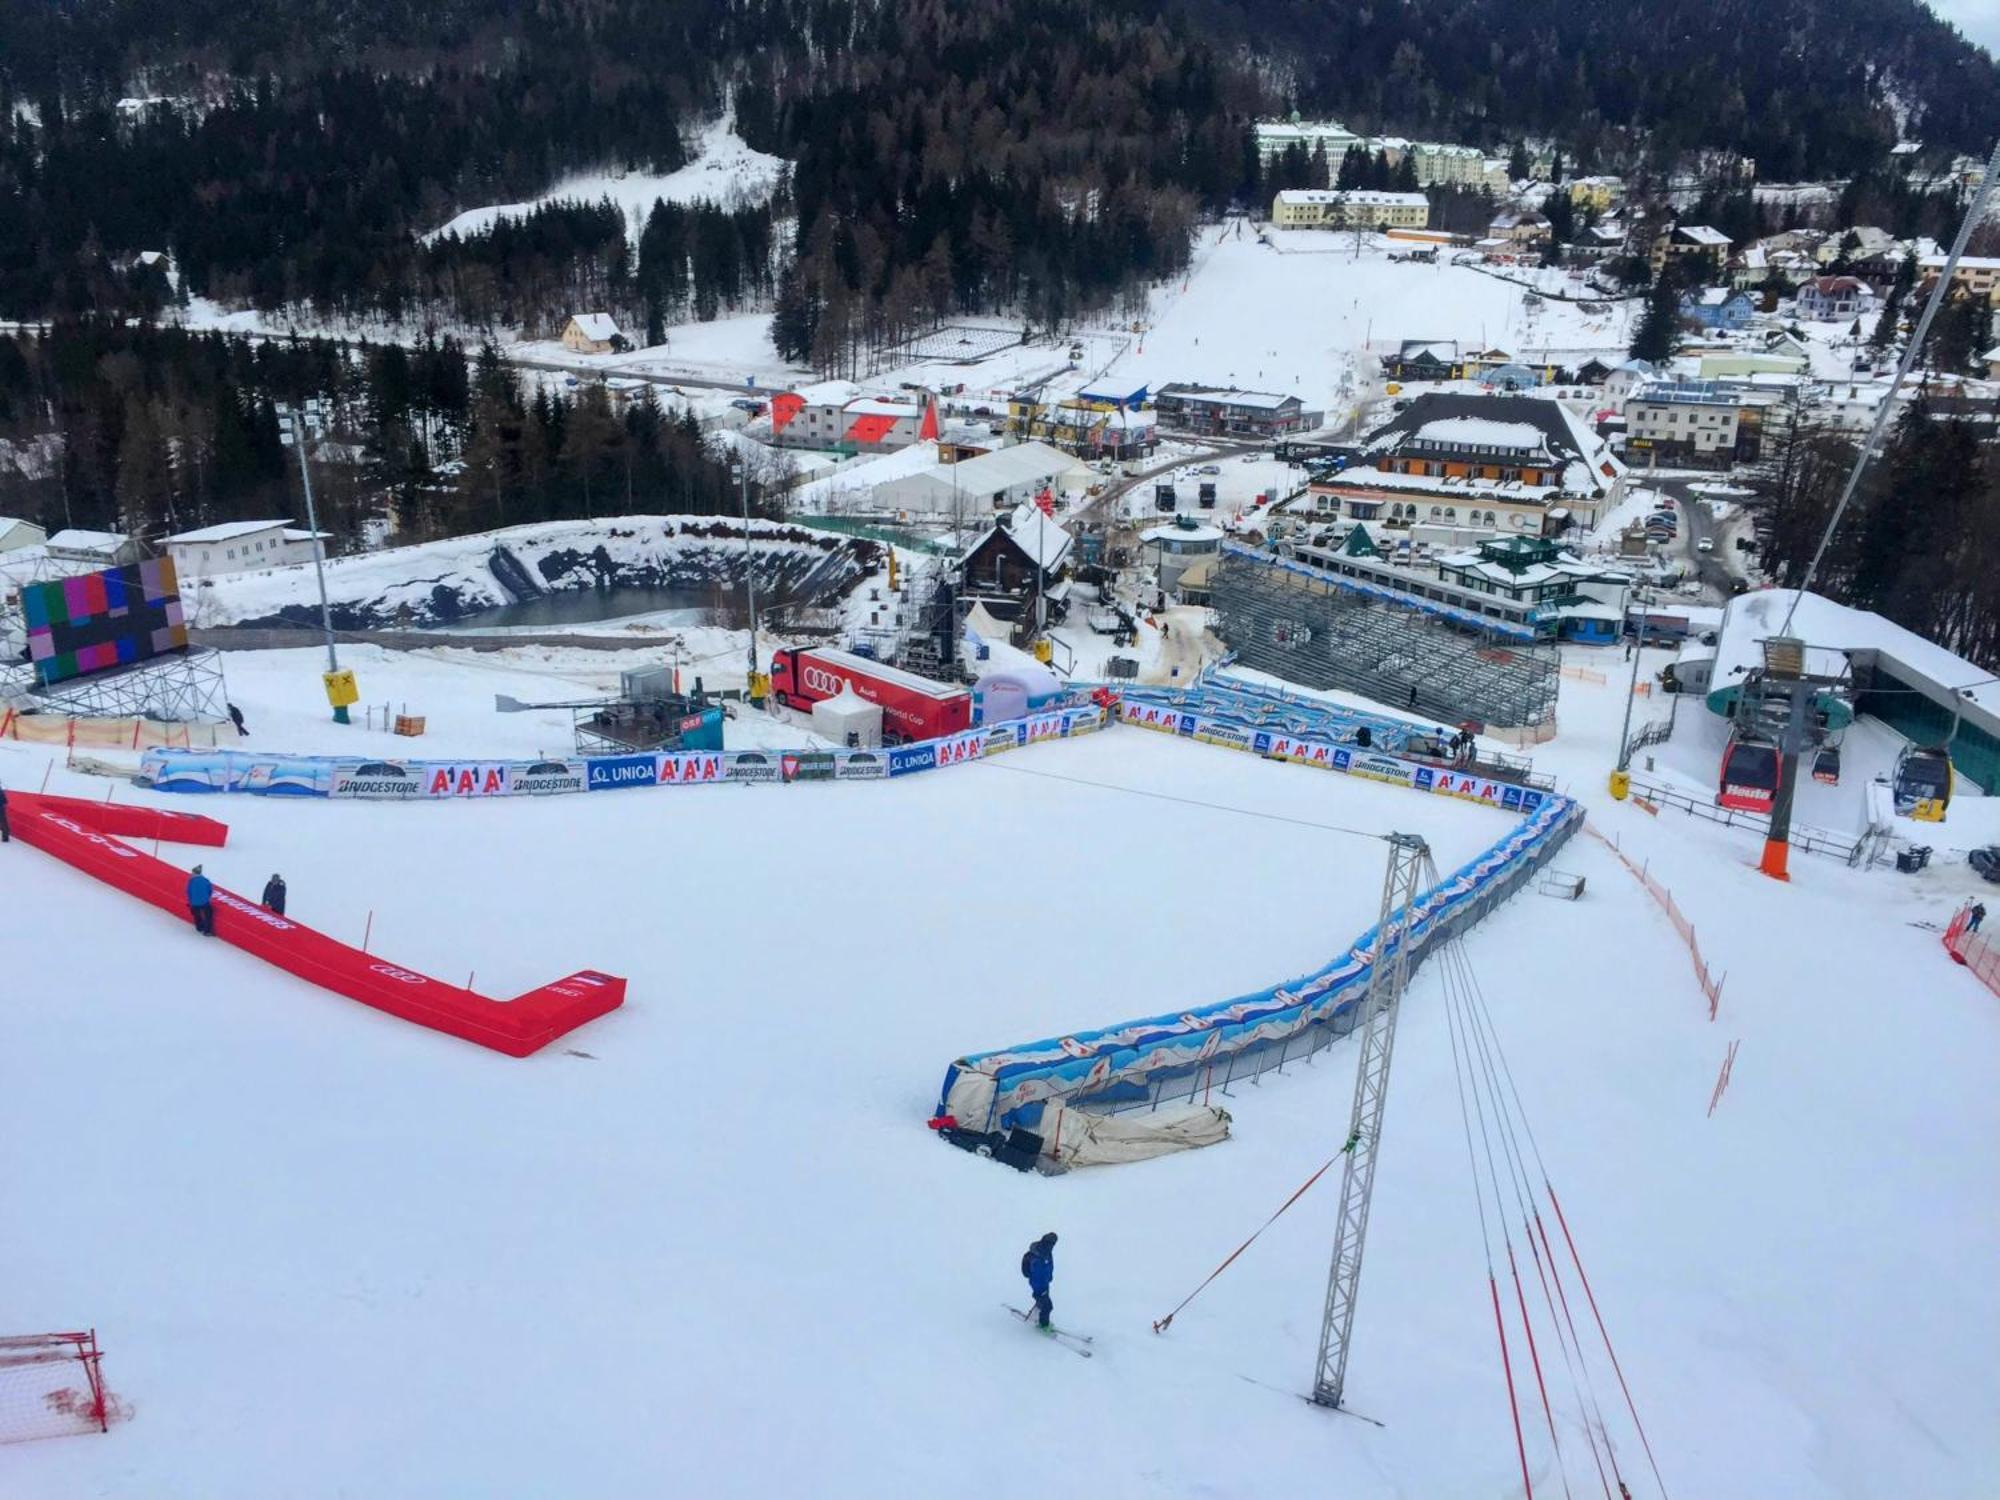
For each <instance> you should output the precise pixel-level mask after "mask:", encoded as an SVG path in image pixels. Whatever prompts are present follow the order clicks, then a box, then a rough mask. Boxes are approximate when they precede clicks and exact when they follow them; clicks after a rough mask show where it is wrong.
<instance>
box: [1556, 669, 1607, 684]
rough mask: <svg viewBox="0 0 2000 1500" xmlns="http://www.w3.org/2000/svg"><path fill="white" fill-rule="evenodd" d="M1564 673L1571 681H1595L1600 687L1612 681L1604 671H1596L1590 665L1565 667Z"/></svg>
mask: <svg viewBox="0 0 2000 1500" xmlns="http://www.w3.org/2000/svg"><path fill="white" fill-rule="evenodd" d="M1562 675H1563V676H1565V677H1567V678H1568V679H1569V680H1570V681H1571V682H1594V683H1596V684H1597V685H1598V686H1599V687H1603V686H1604V684H1605V683H1607V682H1609V681H1610V679H1609V678H1608V677H1606V676H1605V675H1604V674H1603V673H1602V672H1594V671H1592V670H1591V669H1590V668H1589V667H1564V668H1563V669H1562Z"/></svg>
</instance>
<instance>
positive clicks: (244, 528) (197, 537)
mask: <svg viewBox="0 0 2000 1500" xmlns="http://www.w3.org/2000/svg"><path fill="white" fill-rule="evenodd" d="M291 524H292V522H291V520H290V519H289V518H285V519H282V520H276V521H224V522H222V523H220V524H219V525H215V526H202V527H198V528H197V529H195V530H193V531H182V532H178V533H176V534H175V535H173V536H170V537H168V538H167V541H168V543H169V544H173V543H176V542H231V541H234V540H235V539H236V538H237V537H239V536H253V535H255V534H256V533H257V532H260V531H274V530H277V529H278V528H280V527H289V526H290V525H291Z"/></svg>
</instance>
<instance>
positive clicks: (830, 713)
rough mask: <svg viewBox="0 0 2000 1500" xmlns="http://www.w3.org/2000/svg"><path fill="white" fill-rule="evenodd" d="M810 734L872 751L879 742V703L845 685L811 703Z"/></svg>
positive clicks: (880, 707) (857, 748) (880, 728)
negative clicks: (870, 700) (829, 695)
mask: <svg viewBox="0 0 2000 1500" xmlns="http://www.w3.org/2000/svg"><path fill="white" fill-rule="evenodd" d="M812 725H813V733H814V734H817V735H823V736H825V737H826V738H827V739H830V740H832V741H833V742H834V744H836V745H839V746H842V747H843V748H845V749H849V750H873V749H876V748H878V747H879V746H880V745H881V743H882V705H881V704H879V703H870V702H869V701H868V700H867V699H866V698H864V697H862V696H861V695H860V694H859V693H857V692H855V691H854V689H853V687H852V686H846V687H843V688H841V690H840V691H839V692H837V693H835V694H834V695H833V696H832V697H831V698H822V699H820V700H819V702H817V703H815V704H814V705H813V710H812Z"/></svg>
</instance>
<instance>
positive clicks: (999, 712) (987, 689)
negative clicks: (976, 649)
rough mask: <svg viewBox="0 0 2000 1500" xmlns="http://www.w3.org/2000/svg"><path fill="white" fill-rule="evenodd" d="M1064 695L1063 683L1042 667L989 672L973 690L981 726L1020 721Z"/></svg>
mask: <svg viewBox="0 0 2000 1500" xmlns="http://www.w3.org/2000/svg"><path fill="white" fill-rule="evenodd" d="M974 607H975V608H976V607H977V606H974ZM1061 694H1062V683H1061V682H1060V681H1058V680H1057V678H1056V674H1055V673H1053V672H1051V671H1050V670H1049V669H1048V668H1047V667H1043V666H1027V667H1003V668H1001V669H999V670H997V671H992V672H988V673H987V674H986V675H985V676H983V677H981V678H980V679H979V681H978V682H976V683H974V684H973V688H972V699H973V702H974V703H975V704H976V705H977V706H978V708H979V722H980V723H982V724H997V723H999V722H1000V721H1001V720H1003V719H1018V718H1021V717H1023V716H1024V715H1026V714H1029V713H1032V712H1033V711H1034V710H1035V709H1037V708H1040V707H1041V706H1042V705H1044V704H1045V703H1047V702H1049V701H1050V700H1051V699H1053V698H1056V697H1059V696H1061Z"/></svg>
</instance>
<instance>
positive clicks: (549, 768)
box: [507, 760, 584, 797]
mask: <svg viewBox="0 0 2000 1500" xmlns="http://www.w3.org/2000/svg"><path fill="white" fill-rule="evenodd" d="M583 778H584V766H583V762H582V761H580V760H578V761H567V760H538V761H535V762H533V763H532V764H530V765H527V766H519V765H511V766H509V767H507V790H508V792H509V793H510V794H512V795H514V796H517V797H545V796H550V795H552V794H554V793H558V792H580V791H582V790H583V789H584V779H583Z"/></svg>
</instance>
